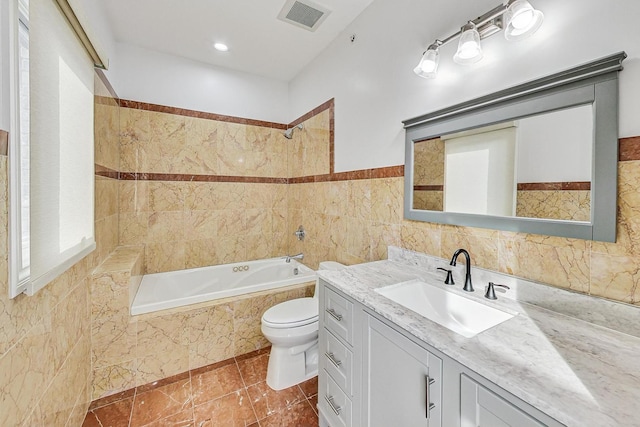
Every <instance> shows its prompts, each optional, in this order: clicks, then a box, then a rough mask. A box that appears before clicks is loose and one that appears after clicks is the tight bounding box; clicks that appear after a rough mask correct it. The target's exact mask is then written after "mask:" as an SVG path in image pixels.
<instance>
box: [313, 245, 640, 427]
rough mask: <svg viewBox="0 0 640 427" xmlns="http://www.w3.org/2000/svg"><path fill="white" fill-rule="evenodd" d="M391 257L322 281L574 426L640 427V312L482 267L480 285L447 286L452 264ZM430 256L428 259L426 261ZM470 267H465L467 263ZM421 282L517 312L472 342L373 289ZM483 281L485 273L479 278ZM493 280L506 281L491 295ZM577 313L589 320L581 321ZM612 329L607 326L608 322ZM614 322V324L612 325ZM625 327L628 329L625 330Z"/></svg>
mask: <svg viewBox="0 0 640 427" xmlns="http://www.w3.org/2000/svg"><path fill="white" fill-rule="evenodd" d="M389 257H390V259H389V260H386V261H377V262H372V263H366V264H360V265H355V266H351V267H349V268H346V269H344V270H342V271H319V272H318V274H319V276H320V277H321V278H323V279H324V280H326V281H327V282H329V283H330V284H331V285H333V286H335V287H336V288H337V289H339V290H341V291H342V292H344V293H345V294H347V295H349V296H350V297H352V298H353V299H354V300H356V301H358V302H360V303H362V304H363V305H364V306H366V307H368V308H369V309H371V310H372V311H374V312H376V313H377V314H379V315H381V316H382V317H384V318H386V319H388V320H390V321H392V322H393V323H395V324H396V325H398V326H399V327H401V328H403V329H404V330H406V331H407V332H408V333H410V334H411V335H413V336H415V337H416V338H418V339H420V340H422V341H424V342H425V343H427V344H429V345H430V346H432V347H434V348H436V349H437V350H439V351H441V352H442V353H444V354H446V355H448V356H449V357H451V358H453V359H455V360H457V361H458V362H459V363H461V364H463V365H465V366H467V367H468V368H469V369H471V370H473V371H475V372H477V373H478V374H480V375H482V376H483V377H485V378H486V379H488V380H489V381H492V382H493V383H495V384H497V385H498V386H500V387H502V388H504V389H505V390H507V391H509V392H510V393H512V394H514V395H515V396H517V397H519V398H520V399H522V400H524V401H525V402H527V403H529V404H531V405H533V406H535V407H536V408H538V409H539V410H541V411H543V412H545V413H546V414H548V415H549V416H551V417H553V418H555V419H557V420H558V421H560V422H561V423H564V424H566V425H568V426H598V427H604V426H640V409H639V408H638V407H636V405H637V404H639V403H640V308H639V307H633V306H628V305H625V304H618V303H614V302H610V301H605V300H600V299H597V298H592V297H586V296H583V295H579V294H574V293H571V292H567V291H563V290H559V289H556V288H550V287H547V286H544V285H540V284H532V283H531V282H526V281H523V280H521V279H516V278H513V277H511V276H505V275H501V274H498V273H493V272H488V271H486V270H480V269H474V271H473V273H472V276H473V278H474V286H475V288H476V291H475V292H473V293H468V292H464V291H462V285H461V284H462V283H464V276H463V273H462V270H461V269H460V268H459V266H458V268H456V269H454V270H455V271H454V277H455V278H456V283H457V285H455V286H446V285H444V284H442V279H443V278H444V274H437V273H438V272H437V271H436V270H435V267H437V266H442V267H447V268H451V267H449V266H448V263H446V261H444V260H439V259H437V258H432V257H426V256H422V257H421V256H417V255H416V254H415V253H410V252H409V251H404V250H400V249H398V248H390V255H389ZM425 257H426V258H425ZM462 268H464V266H463V267H462ZM415 278H420V279H422V280H424V281H426V282H428V283H432V284H437V285H438V286H442V287H446V289H447V290H448V291H450V292H454V293H457V294H459V295H462V296H465V297H467V298H472V299H477V300H479V301H481V302H482V303H483V304H487V305H490V306H494V307H497V308H500V309H502V310H504V311H508V312H511V313H514V312H517V313H518V315H517V316H515V317H514V318H512V319H510V320H507V321H505V322H503V323H501V324H499V325H497V326H494V327H493V328H490V329H488V330H486V331H484V332H481V333H479V334H478V335H476V336H474V337H472V338H464V337H463V336H461V335H458V334H456V333H455V332H452V331H450V330H449V329H447V328H445V327H443V326H440V325H439V324H437V323H434V322H432V321H430V320H428V319H426V318H424V317H422V316H420V315H419V314H417V313H415V312H413V311H411V310H408V309H406V308H404V307H402V306H401V305H399V304H396V303H394V302H393V301H391V300H389V299H387V298H385V297H383V296H382V295H380V294H378V293H376V292H374V289H376V288H379V287H382V286H386V285H391V284H395V283H399V282H404V281H407V280H411V279H415ZM480 278H481V279H480ZM487 279H492V280H494V281H496V283H505V282H506V283H508V284H509V285H510V286H511V290H509V291H506V293H501V292H500V293H499V292H498V290H497V289H496V294H497V295H498V300H496V301H490V300H487V299H485V298H483V294H484V292H483V291H484V286H485V285H486V281H483V280H487ZM578 317H582V318H583V319H580V318H578ZM605 325H606V326H608V327H605ZM611 328H615V329H611ZM621 331H622V332H621Z"/></svg>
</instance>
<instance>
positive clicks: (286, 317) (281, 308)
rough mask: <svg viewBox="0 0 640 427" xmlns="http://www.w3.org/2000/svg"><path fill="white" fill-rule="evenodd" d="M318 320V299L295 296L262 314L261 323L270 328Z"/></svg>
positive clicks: (301, 324)
mask: <svg viewBox="0 0 640 427" xmlns="http://www.w3.org/2000/svg"><path fill="white" fill-rule="evenodd" d="M317 321H318V300H317V299H315V298H296V299H292V300H289V301H285V302H282V303H280V304H276V305H274V306H273V307H271V308H270V309H268V310H267V311H265V312H264V314H263V315H262V323H263V324H265V325H266V326H269V327H271V328H292V327H297V326H304V325H308V324H310V323H314V322H317Z"/></svg>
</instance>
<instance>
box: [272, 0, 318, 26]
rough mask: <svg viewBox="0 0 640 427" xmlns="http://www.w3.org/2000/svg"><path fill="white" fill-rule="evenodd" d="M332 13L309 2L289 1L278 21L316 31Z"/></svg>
mask: <svg viewBox="0 0 640 427" xmlns="http://www.w3.org/2000/svg"><path fill="white" fill-rule="evenodd" d="M330 13H331V11H329V10H328V9H326V8H324V7H322V6H319V5H317V4H315V3H313V2H310V1H308V0H304V1H301V0H288V1H287V2H286V3H285V5H284V7H283V8H282V10H281V11H280V14H279V15H278V19H280V20H281V21H284V22H288V23H290V24H293V25H295V26H296V27H300V28H304V29H305V30H309V31H315V30H316V29H317V28H318V27H319V26H320V24H322V22H323V21H324V20H325V19H326V18H327V16H328V15H329V14H330Z"/></svg>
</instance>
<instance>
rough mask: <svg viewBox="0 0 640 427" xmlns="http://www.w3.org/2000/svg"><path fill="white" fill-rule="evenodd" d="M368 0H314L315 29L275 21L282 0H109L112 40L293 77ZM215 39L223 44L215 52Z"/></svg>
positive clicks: (280, 77)
mask: <svg viewBox="0 0 640 427" xmlns="http://www.w3.org/2000/svg"><path fill="white" fill-rule="evenodd" d="M372 1H373V0H314V2H315V3H316V4H318V5H319V6H322V7H325V8H327V9H329V10H330V11H331V14H329V15H328V17H327V18H326V20H325V21H324V22H323V23H322V24H321V25H320V26H319V27H318V29H317V30H316V31H315V32H310V31H308V30H305V29H302V28H299V27H296V26H294V25H292V24H289V23H286V22H283V21H280V20H278V19H277V16H278V14H279V13H280V10H281V9H282V7H283V6H284V4H285V2H286V0H188V1H185V0H136V1H131V0H109V1H106V2H103V5H104V7H105V11H106V13H107V17H108V20H109V23H110V26H111V29H112V31H113V33H114V37H115V39H116V41H118V42H121V43H128V44H132V45H136V46H140V47H144V48H147V49H151V50H155V51H159V52H163V53H168V54H171V55H177V56H182V57H185V58H189V59H193V60H196V61H201V62H205V63H208V64H212V65H216V66H220V67H225V68H230V69H233V70H237V71H244V72H248V73H252V74H256V75H260V76H264V77H268V78H274V79H277V80H281V81H289V80H291V79H292V78H293V77H295V76H296V75H297V74H298V73H299V72H300V71H301V70H302V69H303V68H304V67H305V65H307V64H308V63H309V62H310V61H311V60H312V59H313V58H315V57H316V56H317V55H318V54H319V53H320V52H322V50H323V49H324V48H325V47H326V46H327V45H328V44H329V43H330V42H331V41H332V40H333V39H335V38H336V36H337V35H338V34H339V33H340V32H341V31H343V30H344V29H345V28H346V27H347V25H348V24H350V23H351V22H352V21H353V20H354V19H355V18H356V17H357V16H358V15H359V14H360V13H361V12H362V11H363V10H364V9H365V8H366V7H367V6H368V5H369V4H370V3H371V2H372ZM215 42H222V43H225V44H227V45H228V46H229V51H228V52H218V51H217V50H215V49H214V48H213V44H214V43H215Z"/></svg>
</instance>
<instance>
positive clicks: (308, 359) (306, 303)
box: [262, 261, 345, 390]
mask: <svg viewBox="0 0 640 427" xmlns="http://www.w3.org/2000/svg"><path fill="white" fill-rule="evenodd" d="M342 268H345V266H344V265H343V264H340V263H338V262H335V261H323V262H321V263H320V270H340V269H342ZM262 333H263V334H264V336H265V337H266V338H267V339H268V340H269V341H270V342H271V355H270V356H269V366H268V368H267V385H268V386H269V387H271V388H272V389H274V390H282V389H284V388H287V387H291V386H293V385H296V384H299V383H301V382H303V381H305V380H308V379H310V378H313V377H315V376H316V375H318V282H317V280H316V289H315V291H314V294H313V298H297V299H292V300H289V301H285V302H282V303H280V304H276V305H274V306H273V307H271V308H270V309H268V310H267V311H265V312H264V314H263V315H262Z"/></svg>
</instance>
